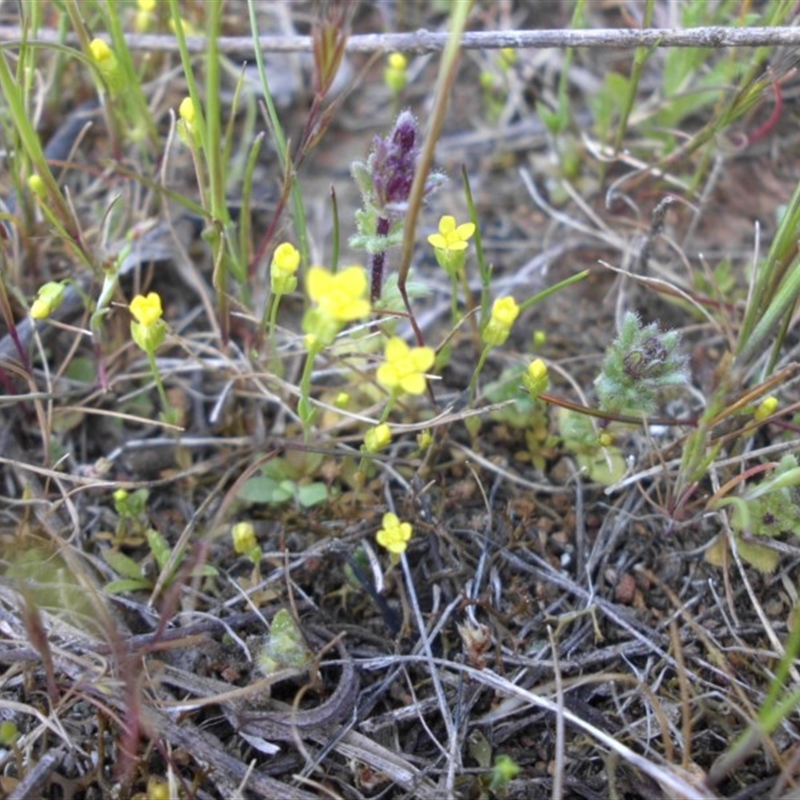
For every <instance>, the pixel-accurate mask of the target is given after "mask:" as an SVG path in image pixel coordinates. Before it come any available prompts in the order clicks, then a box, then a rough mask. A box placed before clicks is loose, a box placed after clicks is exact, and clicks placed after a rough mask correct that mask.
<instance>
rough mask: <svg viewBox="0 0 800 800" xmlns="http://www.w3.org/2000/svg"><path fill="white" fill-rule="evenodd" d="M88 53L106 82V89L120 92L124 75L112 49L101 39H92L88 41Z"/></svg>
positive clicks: (123, 83)
mask: <svg viewBox="0 0 800 800" xmlns="http://www.w3.org/2000/svg"><path fill="white" fill-rule="evenodd" d="M89 54H90V55H91V57H92V60H93V61H94V63H95V65H96V66H97V69H98V71H99V72H100V75H101V76H102V77H103V80H104V81H105V82H106V85H107V86H108V90H109V91H110V92H111V93H112V94H117V93H119V92H121V91H122V90H123V89H124V88H125V75H124V74H123V72H122V68H121V67H120V65H119V61H117V57H116V55H114V51H113V50H112V49H111V48H110V47H109V46H108V45H107V44H106V43H105V42H104V41H103V40H102V39H92V41H91V42H89Z"/></svg>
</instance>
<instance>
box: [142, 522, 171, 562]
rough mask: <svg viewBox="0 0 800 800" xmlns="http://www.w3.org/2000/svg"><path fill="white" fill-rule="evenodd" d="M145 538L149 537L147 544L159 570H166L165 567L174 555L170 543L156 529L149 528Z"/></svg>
mask: <svg viewBox="0 0 800 800" xmlns="http://www.w3.org/2000/svg"><path fill="white" fill-rule="evenodd" d="M145 536H147V543H148V544H149V545H150V551H151V552H152V554H153V556H154V557H155V559H156V564H158V567H159V569H164V565H165V564H166V563H167V561H169V557H170V555H171V553H172V550H171V549H170V546H169V543H168V542H167V540H166V539H165V538H164V537H163V536H162V535H161V534H160V533H159V532H158V531H157V530H156V529H155V528H148V529H147V531H146V532H145Z"/></svg>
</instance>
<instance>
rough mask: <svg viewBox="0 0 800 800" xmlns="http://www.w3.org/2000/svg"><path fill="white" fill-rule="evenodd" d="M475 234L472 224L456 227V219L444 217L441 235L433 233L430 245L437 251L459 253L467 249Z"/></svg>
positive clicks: (430, 237)
mask: <svg viewBox="0 0 800 800" xmlns="http://www.w3.org/2000/svg"><path fill="white" fill-rule="evenodd" d="M473 233H475V225H474V223H472V222H464V223H462V224H461V225H458V226H457V225H456V220H455V217H450V216H444V217H442V218H441V219H440V220H439V233H432V234H431V235H430V236H429V237H428V243H429V244H430V245H432V246H433V247H435V248H436V249H437V250H450V251H455V252H458V251H459V250H466V249H467V242H468V241H469V239H470V238H472V234H473Z"/></svg>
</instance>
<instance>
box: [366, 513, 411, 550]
mask: <svg viewBox="0 0 800 800" xmlns="http://www.w3.org/2000/svg"><path fill="white" fill-rule="evenodd" d="M382 524H383V527H382V528H381V529H380V530H379V531H378V533H377V534H376V536H375V538H376V539H377V540H378V544H379V545H380V546H381V547H385V548H386V549H387V550H388V551H389V552H390V553H392V554H393V555H398V556H399V555H400V553H404V552H405V549H406V546H407V545H408V542H409V540H410V539H411V534H412V533H413V532H414V531H413V529H412V528H411V523H410V522H400V520H399V519H398V517H397V514H392V513H391V512H389V513H387V514H384V515H383V523H382Z"/></svg>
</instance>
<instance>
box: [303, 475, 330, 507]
mask: <svg viewBox="0 0 800 800" xmlns="http://www.w3.org/2000/svg"><path fill="white" fill-rule="evenodd" d="M327 499H328V487H327V486H326V485H325V484H324V483H321V482H320V481H315V482H314V483H309V484H307V485H306V486H300V487H299V488H298V490H297V502H298V503H299V504H300V505H301V506H302V507H303V508H311V507H312V506H317V505H319V504H320V503H324V502H325V501H326V500H327Z"/></svg>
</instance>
